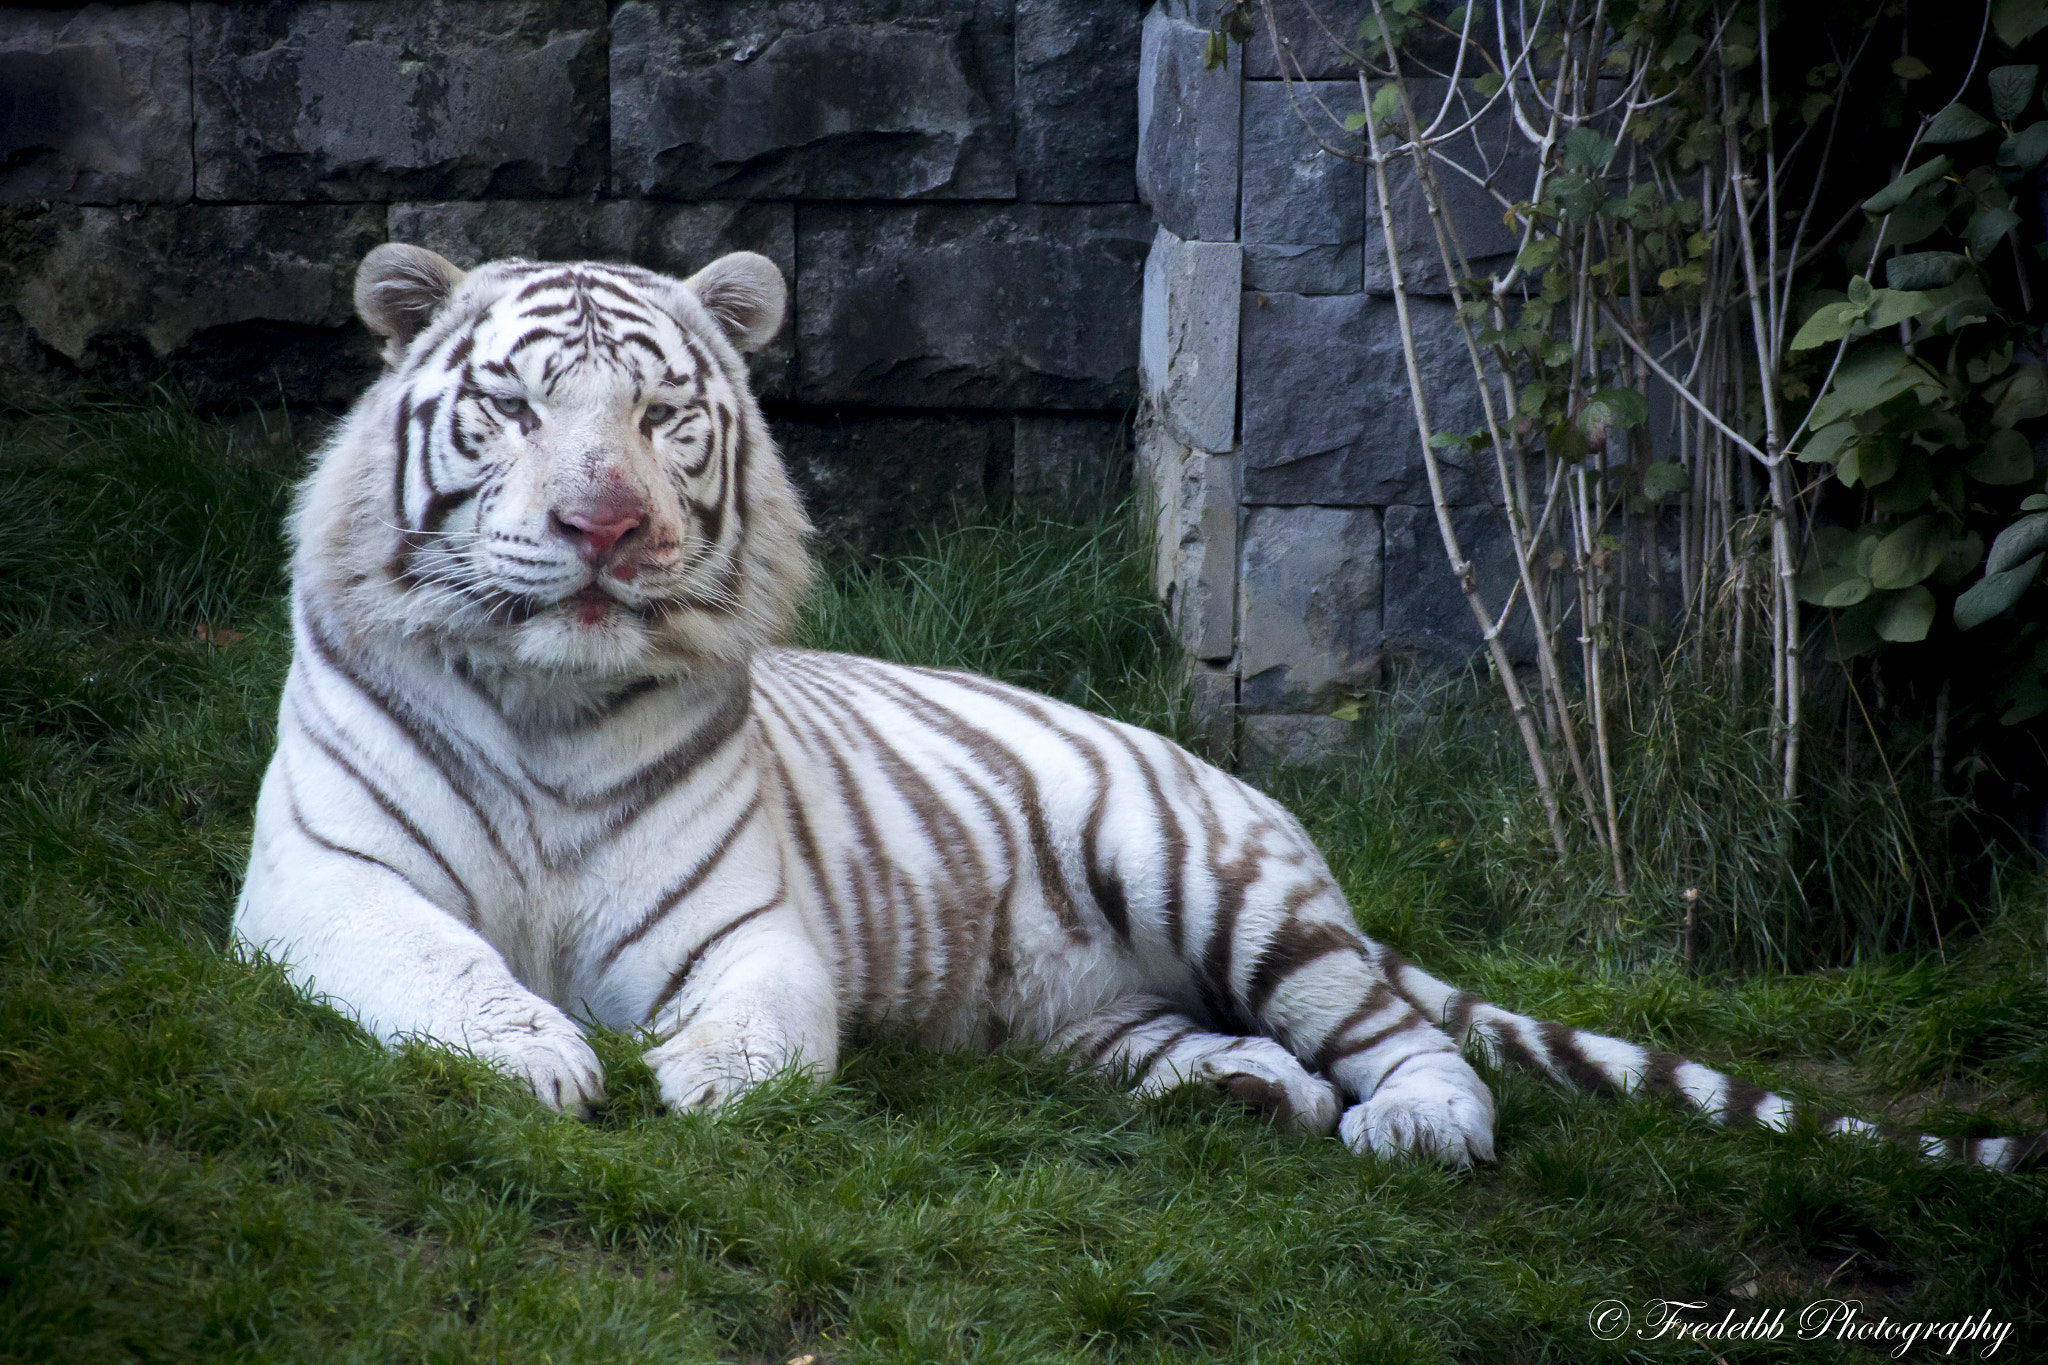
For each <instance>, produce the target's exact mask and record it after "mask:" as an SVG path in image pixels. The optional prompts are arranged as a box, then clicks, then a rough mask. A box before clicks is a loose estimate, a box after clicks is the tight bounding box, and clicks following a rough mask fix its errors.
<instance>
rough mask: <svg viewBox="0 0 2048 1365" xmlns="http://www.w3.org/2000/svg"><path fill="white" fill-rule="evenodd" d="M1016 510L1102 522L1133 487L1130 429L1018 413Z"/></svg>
mask: <svg viewBox="0 0 2048 1365" xmlns="http://www.w3.org/2000/svg"><path fill="white" fill-rule="evenodd" d="M1014 420H1015V422H1016V430H1015V432H1014V433H1013V436H1012V439H1011V452H1012V453H1011V459H1010V499H1011V504H1012V505H1013V506H1015V507H1017V508H1020V509H1022V510H1025V511H1029V512H1036V513H1039V514H1041V515H1044V516H1053V517H1081V518H1090V517H1099V516H1102V515H1105V514H1106V513H1108V512H1109V511H1110V510H1111V509H1112V508H1114V507H1115V506H1116V505H1117V504H1118V503H1119V502H1120V501H1122V498H1123V495H1124V493H1125V491H1126V490H1127V489H1128V487H1129V483H1130V472H1131V471H1130V444H1129V442H1130V427H1129V424H1127V423H1126V422H1125V421H1124V420H1123V419H1122V418H1121V417H1072V416H1067V415H1065V414H1058V415H1047V414H1044V413H1022V412H1020V413H1018V414H1017V416H1016V417H1015V419H1014Z"/></svg>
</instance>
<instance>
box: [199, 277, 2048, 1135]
mask: <svg viewBox="0 0 2048 1365" xmlns="http://www.w3.org/2000/svg"><path fill="white" fill-rule="evenodd" d="M356 303H357V307H358V309H359V311H360V312H361V314H362V316H363V318H364V320H365V321H366V322H368V323H369V325H370V327H371V328H372V329H373V330H374V331H376V332H377V333H378V334H379V335H380V336H382V337H383V338H384V339H385V342H386V345H385V349H384V358H385V361H386V363H387V365H388V369H387V371H386V373H385V374H384V375H383V377H382V378H381V379H379V380H378V382H377V383H376V384H375V385H374V386H373V387H372V388H371V389H370V390H369V392H368V393H367V394H366V395H365V396H364V397H363V399H362V400H361V401H360V402H359V403H358V404H357V405H356V406H355V408H354V410H353V411H352V412H351V413H350V414H349V416H348V418H347V419H346V421H345V422H344V423H343V424H342V425H341V427H340V429H339V430H338V432H337V433H336V434H335V436H334V437H333V439H332V440H331V441H330V442H329V443H328V444H327V446H326V448H325V450H324V451H323V453H322V454H321V455H320V457H319V461H318V466H317V468H316V469H315V470H314V472H313V473H312V474H311V475H310V477H308V479H307V480H306V482H305V484H304V486H303V487H302V489H301V490H300V494H299V497H298V502H297V506H296V510H295V511H294V513H293V517H292V534H293V537H294V544H295V555H294V559H293V592H292V617H293V631H294V653H293V660H292V666H291V673H290V677H289V678H288V680H287V682H286V684H285V689H284V697H283V703H282V708H281V716H280V722H279V736H278V747H277V753H276V756H275V758H274V759H273V760H272V763H271V766H270V769H269V772H268V774H267V776H266V778H265V780H264V784H263V790H262V795H261V798H260V800H259V803H258V806H257V812H256V830H255V840H254V849H253V851H252V853H251V856H250V861H249V871H248V877H247V881H246V884H245V885H244V887H243V890H242V895H241V900H240V903H239V905H238V907H237V910H236V916H235V932H236V934H237V936H238V938H239V940H240V941H241V942H243V943H244V944H246V945H249V946H251V947H253V948H255V949H258V950H261V951H264V952H267V953H270V954H273V955H275V956H276V957H277V958H279V959H280V960H282V961H283V962H284V963H286V964H287V966H288V969H289V971H290V972H291V974H292V977H293V979H294V980H295V981H297V982H298V983H299V984H300V985H301V986H303V987H304V988H305V989H306V990H307V991H309V992H312V993H314V994H316V995H319V996H323V997H325V998H326V999H328V1000H330V1001H331V1002H333V1003H334V1004H335V1005H336V1006H337V1007H339V1008H341V1009H343V1010H345V1011H347V1012H348V1013H350V1014H352V1015H353V1016H354V1017H355V1018H357V1019H358V1020H360V1021H361V1023H362V1025H363V1026H364V1027H365V1028H367V1029H369V1030H370V1031H371V1032H372V1033H374V1034H375V1035H376V1036H378V1037H379V1038H382V1039H385V1040H393V1039H399V1038H405V1037H412V1036H422V1037H426V1038H431V1039H436V1040H441V1041H443V1042H446V1043H449V1044H453V1045H457V1046H460V1047H464V1048H468V1049H471V1050H472V1051H474V1052H475V1053H476V1054H477V1055H478V1056H480V1057H483V1058H486V1059H488V1060H490V1061H491V1062H493V1063H495V1064H497V1065H498V1066H500V1067H503V1068H504V1069H506V1070H508V1071H510V1072H512V1073H514V1074H515V1075H517V1076H520V1077H523V1078H524V1079H525V1080H526V1082H527V1083H529V1084H530V1085H531V1086H532V1087H533V1089H534V1091H535V1093H536V1094H538V1095H539V1096H540V1098H541V1099H542V1100H543V1101H544V1102H546V1103H548V1104H550V1105H553V1106H555V1107H557V1108H561V1109H566V1110H571V1111H575V1112H579V1113H581V1112H586V1111H587V1109H588V1106H589V1105H590V1104H592V1103H593V1102H594V1101H596V1100H598V1099H600V1098H601V1096H602V1094H603V1082H602V1078H601V1076H600V1074H599V1065H598V1060H597V1057H596V1055H595V1053H593V1052H592V1050H591V1048H590V1046H589V1044H588V1043H587V1042H586V1041H585V1039H584V1036H583V1032H582V1022H594V1023H599V1024H606V1025H612V1026H616V1027H620V1028H629V1029H632V1028H640V1029H646V1030H648V1031H649V1032H650V1033H651V1034H652V1035H653V1036H654V1037H655V1038H657V1039H658V1040H659V1041H658V1042H657V1043H656V1045H655V1046H653V1047H652V1048H651V1049H650V1050H649V1051H648V1052H647V1054H646V1057H647V1061H648V1063H649V1065H650V1066H651V1067H652V1069H653V1071H654V1074H655V1076H656V1077H657V1078H658V1080H659V1082H660V1087H661V1094H662V1097H663V1098H664V1100H665V1101H666V1102H667V1103H668V1104H669V1105H671V1106H673V1107H675V1108H679V1109H689V1108H704V1109H715V1108H717V1107H719V1106H721V1105H723V1104H725V1103H726V1102H728V1101H729V1100H730V1099H732V1098H733V1097H734V1096H735V1095H737V1094H739V1093H740V1092H742V1091H744V1090H745V1089H747V1088H748V1087H749V1086H752V1085H755V1084H758V1083H759V1082H761V1081H762V1080H764V1079H766V1078H767V1077H769V1076H771V1075H774V1074H776V1073H777V1072H779V1071H781V1070H783V1069H784V1068H788V1067H800V1068H808V1069H809V1070H811V1071H813V1072H815V1073H818V1074H820V1075H826V1074H829V1073H830V1072H831V1071H832V1070H833V1067H834V1065H835V1062H836V1060H837V1058H838V1055H839V1049H840V1046H841V1040H842V1038H843V1037H845V1036H846V1035H848V1034H849V1032H851V1031H854V1030H859V1029H867V1030H875V1029H895V1030H902V1031H906V1032H908V1033H911V1034H913V1035H915V1036H916V1037H919V1038H921V1039H924V1040H926V1041H928V1042H929V1043H930V1044H931V1045H933V1046H936V1047H961V1046H979V1047H989V1046H993V1045H995V1044H997V1043H999V1042H1001V1041H1002V1040H1004V1039H1009V1038H1018V1039H1027V1040H1036V1041H1039V1042H1042V1043H1044V1044H1047V1045H1049V1046H1051V1047H1054V1048H1060V1049H1066V1050H1069V1051H1071V1052H1073V1053H1075V1054H1077V1055H1078V1056H1079V1057H1081V1058H1083V1059H1085V1060H1086V1061H1088V1062H1090V1063H1094V1064H1096V1065H1100V1066H1104V1067H1111V1068H1115V1069H1117V1070H1119V1071H1121V1072H1123V1073H1124V1074H1126V1075H1128V1076H1130V1077H1131V1078H1133V1079H1134V1080H1135V1081H1136V1083H1137V1085H1138V1087H1139V1088H1140V1089H1141V1090H1158V1089H1163V1088H1166V1087H1168V1086H1171V1085H1175V1084H1179V1083H1182V1082H1187V1081H1194V1082H1203V1083H1210V1084H1215V1085H1219V1086H1221V1087H1224V1088H1225V1089H1227V1090H1228V1091H1230V1092H1231V1093H1233V1094H1235V1095H1237V1096H1238V1097H1240V1098H1242V1099H1243V1100H1245V1101H1247V1102H1249V1103H1252V1104H1254V1105H1257V1106H1260V1107H1262V1108H1265V1109H1268V1110H1270V1111H1273V1112H1274V1113H1275V1114H1276V1115H1278V1116H1281V1117H1283V1118H1287V1119H1290V1120H1291V1121H1293V1122H1295V1123H1297V1124H1299V1125H1301V1126H1302V1127H1304V1128H1307V1129H1311V1130H1315V1131H1318V1132H1327V1131H1329V1130H1331V1129H1333V1128H1334V1129H1335V1130H1336V1131H1337V1132H1338V1133H1339V1134H1340V1135H1341V1136H1342V1138H1343V1140H1344V1141H1345V1142H1347V1143H1348V1144H1350V1145H1351V1146H1352V1147H1353V1148H1355V1149H1357V1150H1360V1151H1368V1150H1369V1151H1376V1152H1408V1151H1421V1152H1426V1153H1429V1154H1431V1155H1433V1156H1435V1157H1436V1158H1437V1159H1438V1160H1441V1161H1443V1162H1446V1163H1448V1164H1450V1165H1454V1166H1458V1165H1464V1164H1466V1163H1469V1162H1472V1161H1475V1160H1476V1161H1484V1160H1489V1159H1491V1157H1492V1155H1493V1127H1494V1109H1493V1100H1492V1096H1491V1095H1490V1093H1489V1092H1488V1090H1487V1087H1486V1086H1485V1084H1484V1083H1483V1082H1482V1081H1481V1080H1480V1078H1479V1076H1478V1075H1477V1074H1476V1073H1475V1072H1474V1071H1473V1069H1472V1067H1470V1066H1469V1065H1467V1063H1466V1062H1465V1060H1464V1059H1463V1058H1462V1056H1461V1055H1460V1052H1459V1047H1460V1044H1461V1043H1463V1042H1465V1041H1466V1039H1467V1038H1468V1036H1469V1037H1476V1039H1477V1040H1478V1041H1479V1043H1480V1045H1481V1046H1482V1047H1484V1048H1485V1049H1487V1050H1489V1051H1490V1052H1491V1053H1492V1054H1493V1055H1494V1056H1496V1057H1498V1058H1501V1059H1503V1060H1506V1061H1509V1062H1516V1063H1520V1064H1523V1065H1527V1066H1531V1067H1535V1068H1537V1069H1539V1070H1542V1071H1544V1072H1547V1073H1549V1074H1550V1075H1552V1076H1553V1077H1556V1078H1557V1079H1559V1080H1562V1081H1565V1082H1568V1083H1571V1084H1575V1085H1579V1086H1583V1087H1587V1088H1592V1089H1596V1090H1613V1091H1632V1090H1637V1089H1654V1090H1662V1091H1666V1092H1669V1093H1671V1094H1674V1095H1676V1096H1678V1097H1680V1098H1682V1099H1683V1100H1685V1101H1687V1102H1689V1103H1690V1104H1691V1105H1693V1106H1694V1107H1696V1108H1698V1109H1699V1110H1701V1111H1703V1112H1705V1113H1706V1114H1708V1115H1710V1116H1712V1117H1714V1118H1716V1119H1718V1120H1720V1121H1722V1122H1727V1123H1746V1122H1757V1123H1761V1124H1763V1125H1765V1126H1767V1127H1771V1128H1778V1129H1783V1128H1786V1127H1788V1126H1790V1125H1791V1124H1792V1123H1793V1122H1794V1121H1795V1115H1794V1109H1793V1106H1792V1105H1791V1104H1790V1103H1789V1102H1788V1101H1786V1100H1784V1099H1782V1098H1780V1097H1779V1096H1776V1095H1772V1094H1768V1093H1766V1092H1764V1091H1762V1090H1760V1089H1758V1088H1757V1087H1755V1086H1753V1085H1750V1084H1748V1083H1747V1082H1744V1081H1741V1080H1739V1079H1734V1078H1730V1077H1727V1076H1723V1075H1720V1074H1718V1073H1716V1072H1713V1071H1710V1070H1708V1069H1707V1068H1705V1067H1701V1066H1697V1065H1695V1064H1692V1063H1690V1062H1684V1061H1681V1060H1679V1059H1677V1058H1675V1057H1671V1056H1668V1055H1664V1054H1660V1053H1656V1052H1652V1051H1648V1050H1646V1049H1643V1048H1639V1047H1636V1046H1634V1045H1631V1044H1628V1043H1624V1042H1618V1041H1616V1040H1613V1039H1609V1038H1603V1037H1599V1036H1597V1035H1593V1034H1588V1033H1583V1032H1579V1031H1576V1030H1572V1029H1568V1028H1564V1027H1562V1026H1559V1025H1555V1024H1547V1023H1540V1022H1537V1021H1535V1020H1531V1019H1526V1018H1523V1017H1521V1016H1519V1015H1515V1014H1511V1013H1509V1012H1507V1011H1505V1010H1502V1009H1499V1008H1496V1007H1495V1006H1492V1005H1489V1004H1486V1003H1484V1002H1482V1001H1479V1000H1477V999H1475V998H1473V997H1471V996H1469V995H1466V994H1464V993H1462V992H1459V991H1455V990H1453V989H1452V988H1450V987H1449V986H1446V985H1445V984H1443V983H1442V982H1440V981H1438V980H1436V979H1435V978H1433V977H1431V976H1429V975H1427V974H1425V973H1423V972H1421V971H1419V970H1417V969H1416V968H1414V967H1412V966H1410V965H1408V964H1406V963H1404V962H1403V961H1401V959H1400V958H1399V957H1397V956H1396V955H1395V954H1394V953H1392V952H1390V951H1388V950H1387V949H1385V948H1383V947H1381V946H1379V945H1377V944H1375V943H1372V942H1371V941H1369V940H1368V939H1366V938H1365V937H1364V936H1362V935H1361V934H1360V933H1359V932H1358V930H1357V928H1356V927H1355V925H1354V922H1353V919H1352V916H1351V913H1350V910H1349V908H1348V907H1347V906H1346V904H1345V902H1344V898H1343V896H1342V895H1341V893H1340V892H1339V891H1338V889H1337V887H1336V885H1335V884H1334V882H1333V881H1332V880H1331V877H1330V874H1329V872H1328V870H1327V868H1326V867H1325V866H1324V863H1323V860H1322V858H1321V857H1320V856H1319V855H1318V853H1317V852H1316V850H1315V848H1314V847H1313V845H1311V843H1310V842H1309V840H1308V838H1307V836H1306V835H1305V834H1304V833H1303V831H1302V829H1301V827H1300V825H1299V824H1298V823H1296V821H1295V820H1294V819H1293V818H1292V817H1291V816H1289V815H1288V814H1287V812H1286V811H1284V810H1282V809H1281V808H1280V807H1279V806H1277V805H1276V804H1275V803H1273V802H1272V801H1271V800H1269V799H1268V798H1266V797H1265V796H1263V795H1261V794H1260V793H1259V792H1257V791H1255V790H1253V789H1252V788H1250V787H1248V786H1246V785H1244V784H1243V783H1241V782H1238V781H1237V780H1235V779H1234V778H1232V777H1230V776H1228V775H1226V774H1224V773H1222V772H1219V771H1218V770H1216V769H1214V768H1211V767H1209V766H1207V765H1205V764H1203V763H1201V762H1199V761H1197V760H1196V759H1194V758H1192V757H1190V756H1189V755H1188V754H1186V753H1185V752H1183V751H1182V750H1180V749H1178V748H1176V747H1175V746H1174V745H1172V744H1170V743H1168V742H1167V741H1166V740H1164V739H1162V738H1160V737H1159V736H1157V735H1154V734H1151V733H1149V732H1147V731H1144V730H1139V729H1135V728H1133V727H1131V726H1128V725H1122V724H1118V723H1116V722H1114V721H1109V720H1104V719H1102V718H1099V717H1096V716H1093V715H1089V714H1087V713H1085V712H1082V711H1079V710H1076V709H1075V708H1073V707H1070V706H1065V705H1062V704H1061V703H1059V702H1056V701H1051V700H1049V699H1047V698H1045V697H1042V696H1037V695H1035V694H1033V693H1030V692H1026V691H1023V690H1020V689H1018V688H1014V687H1008V686H1003V685H1000V684H997V683H993V682H989V681H986V680H984V679H981V678H976V677H971V676H968V675H965V674H960V673H949V672H942V671H936V670H930V669H921V668H907V667H900V666H896V665H890V664H883V663H877V662H874V661H872V660H867V659H857V658H849V657H843V656H836V655H829V654H816V653H807V652H802V651H797V650H790V649H782V648H776V647H774V642H775V641H776V640H777V639H778V638H779V637H781V636H782V634H783V632H784V630H785V628H786V627H787V626H788V625H789V623H790V619H791V617H792V614H793V613H794V611H795V610H796V608H797V606H798V604H799V602H800V600H801V599H802V598H803V596H804V594H805V591H806V586H807V583H808V578H809V561H808V559H807V556H806V550H805V536H806V533H807V529H808V528H807V524H806V521H805V518H804V514H803V512H802V510H801V508H800V507H799V504H798V501H797V499H796V497H795V496H794V494H793V492H792V490H791V487H790V484H789V482H788V480H787V478H786V476H785V475H784V473H783V470H782V467H781V465H780V463H779V461H778V459H777V456H776V453H775V447H774V445H773V443H772V442H771V441H770V439H769V436H768V432H767V429H766V427H765V425H764V424H763V421H762V417H761V413H760V410H759V408H758V407H757V406H756V405H755V402H754V398H753V396H752V394H751V393H750V392H749V390H748V387H747V382H746V371H745V368H744V365H743V362H742V361H741V358H740V356H741V353H742V352H744V351H747V350H750V349H752V348H754V347H757V346H759V345H760V344H762V343H763V342H765V341H766V340H767V339H768V338H769V337H771V336H773V335H774V334H775V332H776V330H777V328H778V327H779V325H780V323H781V320H782V313H783V303H784V286H783V281H782V277H781V275H780V274H779V273H778V271H777V270H776V268H775V267H774V265H773V264H771V263H770V262H769V261H767V260H766V259H765V258H763V257H760V256H756V255H752V254H749V253H739V254H736V255H731V256H727V257H725V258H723V259H722V260H719V261H717V262H715V263H714V264H712V265H710V266H708V267H707V268H705V269H704V270H703V271H701V272H700V273H698V274H697V275H695V276H693V277H692V278H690V279H689V280H687V281H680V282H679V281H676V280H672V279H667V278H664V277H662V276H659V275H655V274H652V273H649V272H647V271H644V270H638V269H634V268H631V267H627V266H619V265H603V264H592V263H582V264H535V263H530V262H526V261H517V260H513V261H501V262H498V263H496V264H492V265H487V266H484V267H481V268H479V269H477V270H475V271H473V272H470V273H468V274H464V273H463V272H462V271H460V270H458V269H456V268H455V267H454V266H452V265H451V264H449V263H448V262H447V261H444V260H442V259H441V258H440V257H439V256H436V255H434V254H433V253H431V252H428V251H425V250H422V249H419V248H416V247H408V246H400V245H395V244H394V245H387V246H382V247H379V248H377V249H376V250H375V251H373V252H371V253H370V255H369V257H368V258H367V259H366V260H365V261H364V262H363V264H362V268H361V270H360V273H359V275H358V277H357V283H356ZM579 1021H582V1022H579ZM1817 1122H1819V1123H1820V1124H1821V1125H1823V1126H1824V1127H1826V1128H1828V1129H1829V1130H1831V1131H1857V1132H1862V1131H1871V1126H1870V1125H1867V1124H1863V1123H1860V1122H1858V1121H1857V1120H1854V1119H1845V1118H1835V1117H1832V1116H1825V1115H1823V1116H1819V1117H1818V1119H1817ZM1926 1142H1927V1144H1930V1145H1929V1146H1928V1150H1929V1151H1930V1153H1937V1154H1946V1155H1948V1156H1951V1157H1953V1158H1957V1159H1963V1160H1969V1161H1973V1162H1978V1163H1981V1164H1985V1165H1991V1166H2002V1167H2003V1166H2013V1165H2016V1164H2019V1163H2020V1162H2022V1161H2026V1160H2031V1159H2034V1158H2036V1157H2038V1156H2039V1155H2041V1153H2042V1152H2043V1150H2044V1143H2043V1141H2042V1140H2041V1139H1998V1140H1990V1141H1973V1142H1970V1143H1967V1144H1963V1143H1957V1142H1950V1143H1948V1144H1946V1145H1941V1144H1940V1140H1937V1139H1927V1140H1926Z"/></svg>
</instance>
